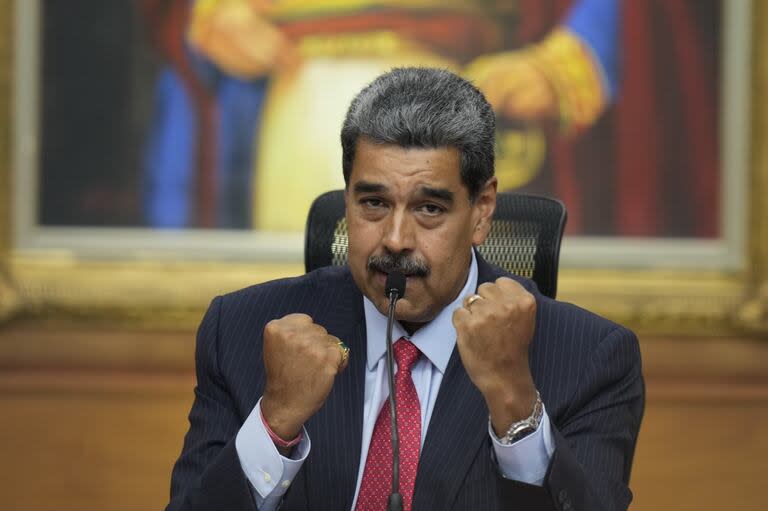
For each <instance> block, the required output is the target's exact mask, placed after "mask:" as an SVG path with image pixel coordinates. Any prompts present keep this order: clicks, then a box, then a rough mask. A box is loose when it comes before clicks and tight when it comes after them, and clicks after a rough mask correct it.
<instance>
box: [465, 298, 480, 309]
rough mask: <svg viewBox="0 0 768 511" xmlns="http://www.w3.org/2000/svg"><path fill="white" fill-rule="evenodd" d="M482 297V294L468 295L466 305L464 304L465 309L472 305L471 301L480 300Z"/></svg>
mask: <svg viewBox="0 0 768 511" xmlns="http://www.w3.org/2000/svg"><path fill="white" fill-rule="evenodd" d="M482 299H483V297H482V296H480V295H472V296H470V297H469V298H467V305H465V307H466V308H467V309H469V308H470V307H472V304H473V303H475V302H476V301H478V300H482ZM470 310H471V309H470Z"/></svg>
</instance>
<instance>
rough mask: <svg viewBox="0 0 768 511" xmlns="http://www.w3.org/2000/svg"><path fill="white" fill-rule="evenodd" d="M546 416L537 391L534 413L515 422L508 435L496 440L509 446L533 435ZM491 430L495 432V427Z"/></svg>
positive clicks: (489, 418) (489, 417) (489, 419)
mask: <svg viewBox="0 0 768 511" xmlns="http://www.w3.org/2000/svg"><path fill="white" fill-rule="evenodd" d="M543 416H544V403H542V402H541V395H540V394H539V391H538V390H537V391H536V402H535V403H534V404H533V411H532V412H531V415H529V416H528V417H527V418H525V419H523V420H519V421H517V422H513V423H512V425H511V426H509V429H507V432H506V434H505V435H504V436H503V437H501V438H499V437H496V440H498V441H499V443H500V444H501V445H509V444H512V443H514V442H516V441H518V440H520V439H522V438H523V437H525V436H526V435H528V434H530V433H533V432H534V431H536V430H537V429H539V424H541V418H542V417H543ZM488 423H489V426H490V423H491V416H490V415H489V416H488ZM489 429H490V430H491V432H493V427H492V426H490V427H489ZM494 436H496V433H494Z"/></svg>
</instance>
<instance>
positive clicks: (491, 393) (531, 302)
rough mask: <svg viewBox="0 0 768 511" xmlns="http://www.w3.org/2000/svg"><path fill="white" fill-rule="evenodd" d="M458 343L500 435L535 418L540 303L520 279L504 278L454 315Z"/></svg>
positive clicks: (480, 289) (483, 288) (487, 285)
mask: <svg viewBox="0 0 768 511" xmlns="http://www.w3.org/2000/svg"><path fill="white" fill-rule="evenodd" d="M453 325H454V327H456V345H457V346H458V349H459V355H460V356H461V361H462V363H463V364H464V367H465V369H466V370H467V374H468V375H469V377H470V379H471V380H472V382H473V383H474V384H475V386H477V388H478V389H480V392H482V394H483V397H485V401H486V403H487V404H488V409H489V411H490V413H491V420H492V424H493V428H494V430H495V431H496V434H497V435H499V436H501V435H503V434H505V433H506V431H507V429H508V428H509V426H510V425H511V424H512V423H513V422H516V421H518V420H522V419H525V418H526V417H528V416H529V415H530V414H531V411H532V410H533V405H534V403H535V401H536V388H535V386H534V383H533V378H532V376H531V371H530V366H529V364H528V346H529V344H530V342H531V339H532V337H533V331H534V328H535V325H536V299H535V298H534V297H533V295H532V294H531V293H529V292H528V291H526V290H525V289H524V288H523V287H522V286H521V285H520V284H518V283H517V282H516V281H514V280H512V279H510V278H507V277H501V278H499V279H497V280H496V282H494V283H493V284H491V283H488V282H487V283H485V284H482V285H480V286H479V287H478V288H477V295H475V296H474V297H470V298H469V299H467V300H465V301H464V306H463V307H460V308H459V309H457V310H456V311H455V312H454V313H453Z"/></svg>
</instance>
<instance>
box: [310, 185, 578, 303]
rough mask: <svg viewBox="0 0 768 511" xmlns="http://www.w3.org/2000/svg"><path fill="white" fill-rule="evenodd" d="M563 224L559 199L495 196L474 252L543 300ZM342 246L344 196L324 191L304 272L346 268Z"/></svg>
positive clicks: (551, 291) (551, 288)
mask: <svg viewBox="0 0 768 511" xmlns="http://www.w3.org/2000/svg"><path fill="white" fill-rule="evenodd" d="M566 219H567V213H566V210H565V205H564V204H563V203H562V202H560V201H559V200H556V199H551V198H548V197H540V196H536V195H527V194H522V193H499V194H497V199H496V212H495V213H494V215H493V221H492V224H491V232H490V234H489V236H488V238H487V239H486V240H485V243H483V244H482V245H480V246H479V247H478V250H479V252H480V254H482V256H483V257H484V258H485V260H486V261H488V262H490V263H493V264H495V265H496V266H499V267H501V268H503V269H505V270H507V271H508V272H510V273H514V274H516V275H520V276H522V277H527V278H530V279H532V280H533V281H534V282H536V285H537V286H538V287H539V290H540V291H541V292H542V293H543V294H544V295H546V296H549V297H551V298H555V295H556V294H557V270H558V264H559V260H560V241H561V240H562V237H563V230H564V229H565V222H566ZM347 247H348V235H347V221H346V218H345V217H344V192H343V190H334V191H331V192H326V193H324V194H322V195H320V196H319V197H318V198H317V199H315V201H314V202H313V203H312V207H311V208H310V209H309V217H308V218H307V230H306V233H305V238H304V267H305V269H306V271H307V272H310V271H312V270H314V269H317V268H321V267H323V266H331V265H337V266H340V265H344V264H346V263H347Z"/></svg>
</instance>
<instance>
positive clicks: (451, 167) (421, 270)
mask: <svg viewBox="0 0 768 511" xmlns="http://www.w3.org/2000/svg"><path fill="white" fill-rule="evenodd" d="M459 165H460V154H459V151H458V150H457V149H455V148H439V149H422V148H403V147H400V146H398V145H392V144H376V143H373V142H371V141H369V140H367V139H360V140H359V141H358V143H357V148H356V152H355V160H354V162H353V165H352V171H351V174H350V177H349V183H348V186H347V190H346V193H345V200H346V204H347V224H348V226H349V266H350V269H351V271H352V276H353V277H354V279H355V282H356V283H357V286H358V287H359V288H360V290H361V291H362V292H363V294H365V296H367V297H368V298H369V299H370V300H371V301H372V302H373V303H374V304H375V305H376V308H377V309H378V310H379V311H380V312H381V313H382V314H386V313H387V308H388V305H389V300H388V297H387V296H385V294H384V285H385V282H386V277H387V275H386V273H387V272H389V271H393V270H397V271H401V272H402V273H404V274H405V276H406V278H407V283H406V292H405V297H404V298H403V299H401V300H400V301H399V302H398V304H397V309H396V317H397V319H398V320H399V321H401V322H402V323H404V324H406V325H409V326H411V327H413V328H418V326H420V325H421V324H423V323H426V322H428V321H431V320H432V319H433V318H434V317H435V316H436V315H437V314H438V313H439V312H440V311H441V310H442V309H443V308H444V307H445V306H446V305H448V304H449V303H450V302H451V301H453V299H454V298H456V296H457V295H458V294H459V292H460V291H461V289H462V287H463V286H464V283H465V282H466V278H467V273H468V271H469V263H470V259H471V257H472V256H471V253H470V248H471V247H472V245H473V244H474V245H479V244H480V243H482V242H483V241H484V240H485V237H486V236H487V234H488V231H489V229H490V219H491V216H492V215H493V210H494V208H495V205H496V179H495V178H492V179H491V180H489V181H488V183H486V184H485V186H484V187H483V188H482V190H481V191H480V193H479V195H478V197H477V198H476V199H475V201H474V202H473V203H470V201H469V192H468V190H467V188H466V186H464V184H463V183H462V181H461V176H460V173H459Z"/></svg>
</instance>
